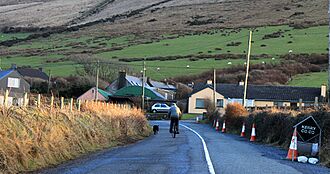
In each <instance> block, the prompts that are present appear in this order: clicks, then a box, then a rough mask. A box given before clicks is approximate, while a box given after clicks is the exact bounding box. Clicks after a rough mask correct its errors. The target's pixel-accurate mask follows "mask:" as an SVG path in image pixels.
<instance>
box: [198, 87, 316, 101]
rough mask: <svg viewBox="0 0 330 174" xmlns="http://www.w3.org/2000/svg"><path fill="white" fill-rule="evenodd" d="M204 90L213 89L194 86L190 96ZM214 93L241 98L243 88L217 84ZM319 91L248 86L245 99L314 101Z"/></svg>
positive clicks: (302, 88) (306, 88) (307, 88)
mask: <svg viewBox="0 0 330 174" xmlns="http://www.w3.org/2000/svg"><path fill="white" fill-rule="evenodd" d="M205 88H211V89H213V86H212V85H207V84H196V85H195V86H194V90H193V92H192V94H194V93H197V92H198V91H201V90H203V89H205ZM216 91H217V92H218V93H219V94H221V95H223V96H224V97H225V98H243V93H244V86H240V85H238V84H217V86H216ZM320 95H321V89H320V88H311V87H293V86H266V85H248V88H247V99H257V100H274V101H299V99H302V100H303V101H314V100H315V97H319V98H320Z"/></svg>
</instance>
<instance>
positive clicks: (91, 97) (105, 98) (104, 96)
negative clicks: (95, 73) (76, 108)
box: [78, 87, 112, 101]
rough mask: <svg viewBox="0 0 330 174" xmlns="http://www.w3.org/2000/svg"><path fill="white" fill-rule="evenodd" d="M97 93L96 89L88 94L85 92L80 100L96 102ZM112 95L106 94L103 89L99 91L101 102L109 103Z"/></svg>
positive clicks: (98, 97)
mask: <svg viewBox="0 0 330 174" xmlns="http://www.w3.org/2000/svg"><path fill="white" fill-rule="evenodd" d="M95 92H96V87H93V88H91V89H90V90H88V91H87V92H85V93H84V94H83V95H81V96H79V97H78V100H82V101H86V100H95V95H96V94H95ZM111 95H112V94H110V93H109V92H106V91H104V90H102V89H98V93H97V99H98V100H99V101H108V100H109V97H110V96H111Z"/></svg>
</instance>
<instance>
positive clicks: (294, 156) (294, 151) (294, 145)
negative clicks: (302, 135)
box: [286, 128, 298, 161]
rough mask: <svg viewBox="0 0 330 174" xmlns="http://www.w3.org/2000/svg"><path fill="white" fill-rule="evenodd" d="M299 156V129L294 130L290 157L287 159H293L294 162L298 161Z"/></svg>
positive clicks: (289, 152)
mask: <svg viewBox="0 0 330 174" xmlns="http://www.w3.org/2000/svg"><path fill="white" fill-rule="evenodd" d="M297 156H298V150H297V128H294V131H293V135H292V139H291V143H290V147H289V151H288V155H287V156H286V159H291V160H292V161H294V160H296V159H297Z"/></svg>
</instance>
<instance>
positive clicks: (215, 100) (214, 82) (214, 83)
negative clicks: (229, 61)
mask: <svg viewBox="0 0 330 174" xmlns="http://www.w3.org/2000/svg"><path fill="white" fill-rule="evenodd" d="M216 76H217V73H216V70H215V68H214V69H213V102H214V109H215V110H217V98H216V97H215V94H216V93H215V92H216V87H217V85H216V84H217V83H216Z"/></svg>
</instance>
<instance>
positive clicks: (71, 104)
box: [70, 98, 73, 112]
mask: <svg viewBox="0 0 330 174" xmlns="http://www.w3.org/2000/svg"><path fill="white" fill-rule="evenodd" d="M72 106H73V98H71V99H70V112H72Z"/></svg>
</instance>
